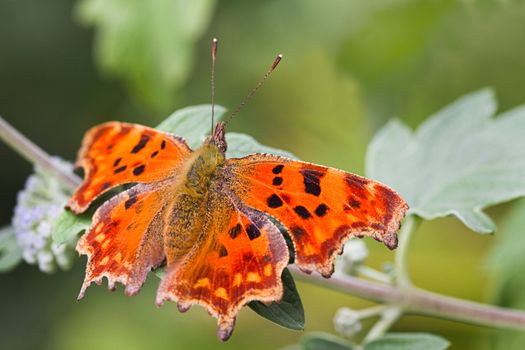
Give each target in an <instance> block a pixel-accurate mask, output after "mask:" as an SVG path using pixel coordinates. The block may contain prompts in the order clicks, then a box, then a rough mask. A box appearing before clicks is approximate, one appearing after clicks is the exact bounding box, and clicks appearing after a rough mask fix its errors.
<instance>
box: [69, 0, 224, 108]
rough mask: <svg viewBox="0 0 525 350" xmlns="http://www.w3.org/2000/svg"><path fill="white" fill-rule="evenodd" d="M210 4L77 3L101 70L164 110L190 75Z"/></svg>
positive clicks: (158, 0)
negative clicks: (92, 36)
mask: <svg viewBox="0 0 525 350" xmlns="http://www.w3.org/2000/svg"><path fill="white" fill-rule="evenodd" d="M214 4H215V0H193V1H184V0H155V1H142V0H82V1H81V2H80V3H79V5H78V8H77V10H78V11H77V12H78V17H79V19H80V21H81V22H83V23H84V24H87V25H90V26H93V27H95V30H96V42H95V49H96V54H97V59H98V62H99V64H100V66H101V68H103V69H104V71H105V72H107V73H109V74H111V75H115V76H117V77H119V78H121V79H123V80H125V82H126V84H127V85H128V88H129V89H130V91H131V92H132V93H133V95H135V96H136V97H137V98H138V99H140V100H141V101H142V102H143V103H144V104H146V105H148V106H150V107H151V108H153V109H154V110H156V111H159V112H165V111H167V110H169V109H170V108H172V107H173V105H174V101H173V96H175V93H176V92H177V90H178V88H179V87H180V86H181V85H182V83H184V82H185V81H186V79H187V77H188V75H189V73H190V72H191V68H192V63H193V58H194V45H195V43H196V41H197V40H198V39H199V38H200V37H201V35H202V34H203V31H204V30H205V29H206V28H207V26H208V23H209V22H210V20H211V16H212V13H213V9H214Z"/></svg>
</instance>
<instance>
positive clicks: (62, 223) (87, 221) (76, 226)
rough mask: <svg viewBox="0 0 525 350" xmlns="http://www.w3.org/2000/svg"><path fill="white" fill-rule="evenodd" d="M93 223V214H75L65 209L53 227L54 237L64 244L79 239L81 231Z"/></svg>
mask: <svg viewBox="0 0 525 350" xmlns="http://www.w3.org/2000/svg"><path fill="white" fill-rule="evenodd" d="M90 225H91V216H90V215H88V214H81V215H75V214H73V213H72V212H71V211H69V210H66V209H63V210H62V212H61V213H60V215H59V216H58V217H57V219H56V220H55V222H54V224H53V228H52V231H51V232H52V234H51V235H52V238H53V241H54V242H55V243H58V244H62V243H66V242H70V241H73V240H76V239H77V236H78V234H79V233H80V232H82V231H85V230H87V229H88V228H89V226H90Z"/></svg>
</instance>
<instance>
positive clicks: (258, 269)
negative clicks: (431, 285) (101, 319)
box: [67, 122, 408, 341]
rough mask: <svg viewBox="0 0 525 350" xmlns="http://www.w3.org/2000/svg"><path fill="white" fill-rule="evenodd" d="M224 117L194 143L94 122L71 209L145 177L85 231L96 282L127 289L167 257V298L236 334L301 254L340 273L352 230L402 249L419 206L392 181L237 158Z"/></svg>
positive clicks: (278, 292)
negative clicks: (198, 308)
mask: <svg viewBox="0 0 525 350" xmlns="http://www.w3.org/2000/svg"><path fill="white" fill-rule="evenodd" d="M226 149H227V140H226V139H225V125H224V123H223V122H218V123H217V124H216V125H215V127H214V129H213V132H212V133H211V135H210V136H209V137H208V138H207V139H206V140H205V141H204V143H203V145H202V146H201V147H200V148H198V149H196V150H192V149H190V147H189V146H188V145H187V144H186V142H185V140H184V139H183V138H181V137H179V136H175V135H173V134H169V133H165V132H162V131H159V130H156V129H153V128H149V127H147V126H142V125H138V124H128V123H123V122H108V123H105V124H102V125H98V126H95V127H94V128H92V129H90V130H89V131H88V132H87V133H86V135H85V137H84V139H83V141H82V146H81V149H80V151H79V155H78V160H77V166H79V167H81V168H83V169H84V174H85V178H84V181H83V183H82V184H81V185H80V186H79V187H78V188H77V189H76V191H75V192H74V194H73V195H72V197H71V199H70V200H69V202H68V204H67V206H68V207H69V208H70V209H71V210H72V211H73V212H74V213H77V214H80V213H83V212H85V211H86V210H87V209H88V208H89V206H90V204H91V203H93V201H95V200H96V199H97V198H99V197H100V196H101V195H102V194H104V193H106V192H107V191H109V190H111V189H114V188H115V187H118V186H122V185H126V184H134V185H133V186H131V187H129V188H127V189H126V190H125V191H123V192H121V193H119V194H118V195H115V196H114V197H112V198H110V199H109V200H107V201H106V202H104V203H103V204H102V205H101V206H100V207H99V208H98V209H97V210H96V211H95V213H94V216H93V222H92V225H91V227H90V228H89V229H88V230H87V232H86V233H85V234H84V235H83V236H82V237H81V238H80V239H79V241H78V244H77V248H76V249H77V251H78V252H79V253H80V254H83V255H87V257H88V261H87V266H86V273H85V279H84V283H83V284H82V288H81V291H80V294H79V299H81V298H83V297H84V294H85V291H86V289H87V287H88V286H89V285H90V284H91V283H92V282H96V283H97V284H100V283H101V282H102V279H103V278H104V277H106V278H107V281H108V287H109V288H110V289H115V287H116V282H119V283H121V284H123V285H124V286H125V293H126V294H127V295H134V294H136V293H138V292H139V290H140V289H141V287H142V285H143V284H144V282H145V280H146V277H147V275H148V273H149V272H150V271H151V270H152V269H155V268H157V267H159V266H161V265H163V264H165V265H166V274H165V275H164V277H163V278H162V279H161V282H160V286H159V288H158V292H157V298H156V302H157V304H158V305H160V304H162V303H163V302H164V301H167V300H170V301H174V302H176V303H177V306H178V308H179V310H181V311H185V310H188V309H189V308H190V306H192V305H193V304H199V305H202V306H203V307H205V308H206V309H207V311H208V312H209V313H210V314H211V315H212V316H214V317H216V318H217V319H218V320H217V324H218V330H217V335H218V337H219V339H221V340H223V341H225V340H227V339H228V338H229V337H230V335H231V333H232V330H233V327H234V324H235V319H236V315H237V314H238V312H239V310H240V309H241V308H242V306H243V305H245V304H247V303H248V302H250V301H254V300H257V301H260V302H263V303H266V304H268V303H271V302H274V301H276V302H279V300H280V299H281V297H282V295H283V284H282V280H281V274H282V272H283V270H284V269H285V267H286V266H287V265H288V263H289V260H290V256H289V255H290V254H289V251H288V248H287V244H286V241H285V238H284V237H283V234H282V233H281V231H280V230H279V227H278V226H277V224H276V222H278V223H280V224H281V225H282V226H283V227H284V228H286V230H287V231H288V233H289V236H290V238H291V240H292V241H293V246H294V252H295V264H296V265H297V266H298V267H299V269H301V270H302V271H304V272H307V273H311V272H313V271H316V272H318V273H320V274H321V275H322V276H324V277H330V275H331V274H332V273H333V271H334V259H335V257H336V256H337V255H338V254H340V253H341V252H342V249H343V244H344V243H345V241H347V240H348V239H349V238H351V237H364V236H370V237H373V238H375V239H376V240H378V241H381V242H383V243H384V244H385V245H386V246H388V247H389V248H391V249H393V248H395V247H396V245H397V236H396V232H397V231H398V230H399V227H400V221H401V220H402V219H403V217H404V216H405V213H406V211H407V209H408V206H407V204H406V203H405V201H404V200H403V199H402V198H401V197H400V196H399V195H398V194H397V193H396V192H395V191H394V190H392V189H391V188H389V187H387V186H385V185H383V184H380V183H378V182H375V181H372V180H369V179H366V178H364V177H361V176H358V175H354V174H351V173H348V172H344V171H341V170H337V169H334V168H329V167H324V166H320V165H315V164H311V163H307V162H302V161H297V160H292V159H288V158H284V157H280V156H276V155H271V154H253V155H249V156H246V157H243V158H231V159H226V157H225V152H226Z"/></svg>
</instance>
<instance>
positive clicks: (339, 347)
mask: <svg viewBox="0 0 525 350" xmlns="http://www.w3.org/2000/svg"><path fill="white" fill-rule="evenodd" d="M301 345H302V346H303V350H352V349H354V346H353V345H352V344H351V343H349V342H347V341H346V340H344V339H342V338H339V337H336V336H335V335H332V334H328V333H323V332H312V333H309V334H307V335H305V336H304V337H303V339H302V340H301Z"/></svg>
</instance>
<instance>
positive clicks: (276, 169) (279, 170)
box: [272, 164, 284, 175]
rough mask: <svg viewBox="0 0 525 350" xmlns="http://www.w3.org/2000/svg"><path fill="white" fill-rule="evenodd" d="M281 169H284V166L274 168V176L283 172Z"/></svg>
mask: <svg viewBox="0 0 525 350" xmlns="http://www.w3.org/2000/svg"><path fill="white" fill-rule="evenodd" d="M283 168H284V165H282V164H279V165H277V166H275V167H274V168H273V169H272V173H274V174H275V175H277V174H280V173H281V171H283Z"/></svg>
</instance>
